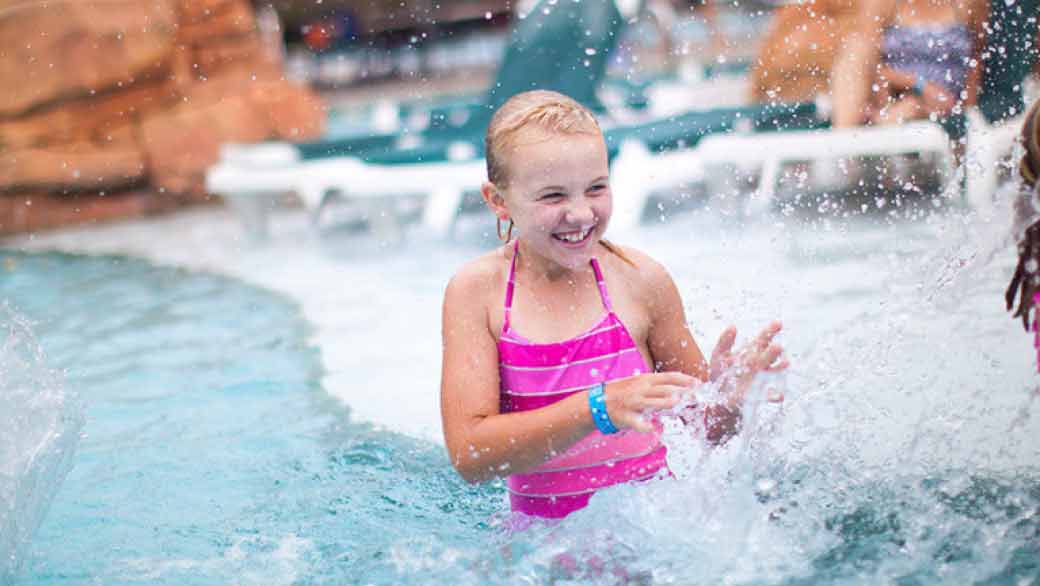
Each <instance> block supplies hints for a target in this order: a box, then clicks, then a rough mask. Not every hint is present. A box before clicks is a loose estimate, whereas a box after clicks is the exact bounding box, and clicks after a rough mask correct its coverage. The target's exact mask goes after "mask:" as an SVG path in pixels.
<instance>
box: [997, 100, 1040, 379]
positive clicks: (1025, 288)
mask: <svg viewBox="0 0 1040 586" xmlns="http://www.w3.org/2000/svg"><path fill="white" fill-rule="evenodd" d="M1022 146H1024V147H1025V154H1024V155H1023V156H1022V160H1021V161H1020V162H1019V166H1018V170H1019V175H1020V179H1021V183H1020V189H1019V191H1018V194H1019V197H1018V199H1017V200H1016V201H1015V232H1016V233H1018V234H1021V237H1020V238H1019V242H1018V264H1017V266H1016V267H1015V273H1014V274H1013V275H1012V277H1011V283H1010V284H1009V285H1008V288H1007V291H1005V293H1004V301H1005V303H1006V305H1007V310H1008V311H1011V312H1012V314H1011V315H1012V318H1015V319H1021V320H1022V327H1023V328H1025V329H1026V330H1027V331H1028V329H1029V314H1030V311H1033V314H1034V316H1033V317H1034V331H1035V330H1036V324H1035V319H1036V310H1035V307H1036V305H1037V299H1036V295H1037V293H1038V292H1040V201H1038V200H1037V197H1038V196H1040V193H1038V191H1037V189H1038V186H1040V181H1038V179H1040V100H1038V101H1036V102H1035V103H1033V106H1032V107H1031V108H1030V109H1029V110H1028V112H1027V113H1026V117H1025V122H1024V123H1023V124H1022ZM1016 299H1017V301H1018V308H1017V309H1016V308H1015V301H1016ZM1038 366H1040V364H1038Z"/></svg>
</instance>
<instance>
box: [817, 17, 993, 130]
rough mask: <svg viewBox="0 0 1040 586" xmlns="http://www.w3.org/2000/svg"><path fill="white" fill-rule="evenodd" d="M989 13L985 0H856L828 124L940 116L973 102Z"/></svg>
mask: <svg viewBox="0 0 1040 586" xmlns="http://www.w3.org/2000/svg"><path fill="white" fill-rule="evenodd" d="M988 12H989V11H988V2H987V1H985V0H860V2H859V6H858V9H857V14H856V20H855V22H854V23H853V27H852V30H851V31H850V32H849V34H848V35H847V37H846V39H845V41H844V47H843V48H842V50H841V51H839V55H838V58H837V60H836V62H835V64H834V71H833V79H832V102H833V113H832V117H831V121H832V123H833V125H834V126H835V127H837V128H847V127H853V126H858V125H862V124H898V123H901V122H903V121H908V120H914V119H920V118H929V117H935V118H937V119H946V118H948V117H949V116H950V115H951V114H956V113H959V112H960V111H961V109H962V108H963V107H964V106H966V105H972V104H974V103H975V99H976V93H977V89H978V82H979V72H980V67H979V64H980V63H981V62H982V61H981V52H982V48H983V46H984V41H985V35H984V27H983V23H985V22H986V18H987V15H988ZM948 130H949V129H948ZM951 136H952V138H959V136H956V135H953V133H952V132H951Z"/></svg>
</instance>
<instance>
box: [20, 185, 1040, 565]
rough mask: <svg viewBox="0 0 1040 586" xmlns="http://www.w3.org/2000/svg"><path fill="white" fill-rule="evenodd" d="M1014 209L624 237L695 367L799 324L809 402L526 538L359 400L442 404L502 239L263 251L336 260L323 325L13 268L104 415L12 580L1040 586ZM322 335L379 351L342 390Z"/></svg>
mask: <svg viewBox="0 0 1040 586" xmlns="http://www.w3.org/2000/svg"><path fill="white" fill-rule="evenodd" d="M662 209H666V208H662ZM829 209H830V208H829ZM856 209H858V208H856ZM1004 212H1006V210H998V212H997V214H996V215H994V216H993V218H984V217H978V216H976V215H974V214H971V213H968V212H965V211H964V210H961V209H959V208H957V207H956V206H953V207H950V208H943V209H940V210H938V211H933V210H932V207H931V206H930V205H929V204H927V202H926V205H925V206H924V207H923V209H922V208H909V207H898V208H893V207H888V208H885V209H884V210H874V211H872V212H870V213H867V214H863V215H860V214H851V215H849V216H848V217H846V214H844V213H843V212H840V211H838V212H830V213H826V214H821V213H804V214H802V213H795V214H787V215H785V214H784V213H775V214H770V215H766V216H763V217H760V218H757V219H747V218H742V217H741V216H740V215H739V213H736V212H734V211H733V209H732V208H731V207H729V206H728V205H727V203H726V202H724V201H722V202H716V201H713V202H708V203H707V204H706V205H704V206H702V207H701V208H700V209H699V210H696V211H693V212H691V213H687V214H683V215H674V214H670V213H666V212H665V211H662V214H661V215H662V216H665V217H666V219H668V220H669V221H667V222H665V223H660V224H659V225H654V224H657V222H652V224H651V225H649V226H644V227H643V228H642V229H641V230H640V231H639V232H638V233H636V234H632V235H628V236H625V237H624V238H621V237H620V236H619V239H622V241H624V242H630V243H632V244H634V245H637V246H639V247H641V248H643V249H644V250H647V251H648V252H650V253H651V254H652V255H654V256H655V257H657V258H658V259H659V260H661V261H662V262H663V263H664V264H665V265H666V266H667V267H668V268H669V269H670V270H671V272H672V273H673V275H674V276H675V278H676V282H677V285H678V287H679V290H680V291H681V292H682V294H683V297H684V300H685V303H686V310H687V317H688V319H689V320H690V322H691V325H692V327H693V330H694V334H695V338H696V339H697V340H698V342H699V343H700V345H701V347H702V349H703V350H705V351H709V350H710V348H711V346H712V344H713V340H714V338H715V337H716V336H717V335H718V334H719V333H720V332H721V330H722V329H723V328H724V327H725V325H726V324H728V323H731V322H732V323H736V325H737V326H738V328H739V330H740V332H741V334H742V335H743V336H747V335H750V334H751V333H752V332H754V331H756V329H757V328H758V327H761V326H762V325H764V324H765V323H766V322H767V321H768V320H770V319H773V318H775V317H781V318H783V320H784V324H785V333H784V334H783V337H784V340H783V341H784V343H785V345H786V347H787V348H788V351H789V354H790V359H791V362H792V367H791V369H790V371H789V372H788V373H787V374H786V375H785V376H784V377H780V378H777V379H775V380H771V381H767V382H769V383H770V384H772V385H773V386H776V387H778V388H780V389H782V390H783V391H784V393H785V396H786V397H787V399H786V401H785V402H784V404H783V405H781V406H776V405H770V404H762V401H761V396H762V394H763V393H762V392H755V393H752V399H750V401H751V403H750V404H749V408H750V411H749V416H748V421H747V423H746V429H745V432H744V433H743V434H742V435H741V436H738V438H737V439H735V440H734V441H732V442H731V443H730V444H728V445H727V447H726V448H724V449H721V450H706V449H705V448H704V446H703V445H702V444H701V443H699V442H698V441H697V439H696V438H694V437H691V436H690V435H689V434H685V433H682V432H681V431H677V430H675V429H673V428H670V435H669V443H670V446H671V458H670V461H671V466H672V469H673V471H674V472H675V475H676V478H673V479H664V480H660V481H657V482H651V483H647V484H645V485H639V486H625V487H618V488H615V489H611V490H607V491H603V492H602V493H600V494H598V495H597V496H596V497H594V498H593V500H592V503H591V505H590V507H589V508H588V509H585V510H583V511H580V512H579V513H577V514H575V515H573V516H571V517H570V518H568V519H567V520H565V521H564V522H563V523H560V524H555V525H554V524H542V523H534V524H533V525H532V526H530V527H527V528H526V530H524V531H520V532H514V531H511V530H510V527H513V526H514V525H515V524H514V523H513V522H512V521H511V520H510V519H508V517H507V516H505V515H504V514H503V513H502V508H503V498H504V495H503V490H502V488H501V486H500V485H498V484H490V485H485V486H479V487H470V486H467V485H465V484H464V483H463V482H461V481H460V480H459V479H458V478H457V476H456V475H455V474H454V472H453V471H452V470H451V468H450V467H449V465H448V462H447V460H446V458H445V457H444V454H443V450H442V448H441V447H440V446H439V445H438V443H437V442H436V441H435V440H427V439H411V438H409V437H406V436H403V435H398V434H395V433H392V432H390V431H386V430H383V429H382V428H374V427H372V426H371V425H369V424H368V423H365V421H367V420H369V419H374V418H375V417H377V416H379V417H382V419H381V421H382V422H383V423H384V424H385V425H387V426H388V427H389V428H391V429H394V428H398V427H399V428H405V427H406V426H407V421H408V420H409V418H410V417H411V415H408V414H402V413H394V412H390V410H388V409H383V410H382V412H380V413H374V412H373V411H372V408H371V406H368V407H366V405H369V403H375V404H378V405H383V404H384V403H379V400H380V399H379V397H380V396H383V395H387V394H388V393H394V392H400V391H399V389H400V388H401V387H402V385H403V384H404V383H406V382H409V381H410V386H407V387H406V388H407V389H409V392H410V393H412V394H413V396H414V404H413V405H412V407H413V408H415V405H419V406H420V409H421V410H423V411H424V412H428V413H426V416H428V417H435V400H433V398H435V396H436V380H435V377H434V376H430V373H432V372H436V369H437V366H438V363H439V348H438V347H437V344H436V342H435V340H436V335H437V332H436V323H435V322H436V316H437V311H438V305H439V301H440V299H439V297H440V289H441V287H443V284H444V283H445V282H446V280H447V278H448V276H450V274H451V272H452V271H453V270H454V269H455V267H457V266H458V263H459V262H460V260H461V259H462V258H465V257H468V256H471V255H473V254H476V253H478V252H479V251H480V250H482V249H484V248H485V247H486V246H487V242H488V241H487V234H488V233H493V232H492V230H490V229H489V226H488V225H487V223H486V222H484V223H481V221H472V222H470V223H468V224H464V226H463V229H462V231H461V233H460V235H459V238H458V239H457V240H456V241H455V242H453V243H444V242H440V241H432V240H428V239H426V238H425V237H424V236H423V235H422V234H413V235H412V236H411V237H410V239H409V240H408V241H407V242H405V243H404V244H403V245H401V246H399V247H397V248H390V249H387V248H385V247H382V246H379V245H377V243H372V242H371V241H370V240H367V239H366V238H367V237H365V236H359V235H357V234H352V233H351V234H335V233H334V232H332V233H327V235H326V236H325V237H324V238H322V239H321V240H319V241H314V240H309V241H307V242H306V245H301V246H299V247H297V245H296V244H292V245H289V244H284V245H277V244H275V245H272V246H270V247H267V248H259V249H255V250H252V251H248V252H245V253H243V255H244V256H243V257H242V258H239V259H238V260H237V261H236V262H237V264H236V265H235V266H236V267H237V268H233V269H231V270H230V272H234V273H236V274H240V275H243V276H244V278H249V279H251V280H253V281H255V282H265V283H266V282H270V283H274V282H288V281H291V279H287V276H288V275H295V276H297V277H300V276H301V275H302V274H304V273H307V274H313V275H314V280H315V281H317V280H319V279H318V276H320V273H319V272H318V271H320V270H321V269H320V267H330V273H329V275H334V277H335V279H336V281H335V282H336V283H342V284H343V285H341V286H338V287H337V288H333V289H334V290H338V289H339V288H341V289H342V290H343V292H342V293H340V294H338V296H335V299H339V300H340V301H339V302H338V304H337V303H333V302H332V301H331V299H332V297H331V294H328V295H330V297H321V298H319V299H318V302H315V301H314V300H313V299H306V298H305V302H304V303H305V309H304V314H305V315H307V316H308V320H309V323H310V324H312V325H309V326H308V325H307V323H306V322H305V321H304V320H303V319H302V317H301V313H300V309H299V308H297V307H296V306H294V305H292V304H290V303H288V302H287V301H285V300H284V298H282V297H279V296H277V295H274V294H272V293H268V292H265V291H263V290H259V289H255V288H251V287H248V286H245V285H242V284H241V283H239V282H237V281H235V280H231V279H226V278H220V277H215V276H211V275H209V274H206V273H192V272H187V271H182V270H176V269H166V268H156V267H153V266H151V265H148V264H146V263H144V262H139V261H132V260H129V259H126V258H119V257H72V256H63V255H52V254H44V255H40V254H23V253H17V254H16V253H8V254H7V255H6V256H7V257H8V258H11V259H13V261H12V262H13V263H14V264H15V265H16V267H17V268H16V270H13V271H11V270H8V271H7V272H6V273H5V274H4V278H3V279H2V280H0V298H5V299H10V302H11V303H12V305H13V307H15V309H16V310H17V311H18V312H20V314H21V315H25V316H27V318H28V319H29V320H30V321H31V322H32V323H33V325H32V328H33V331H34V332H35V333H36V336H37V338H38V340H39V343H40V345H41V346H42V348H43V352H44V357H45V360H46V361H47V362H48V364H49V365H50V367H51V368H58V369H62V370H64V371H65V372H66V377H65V381H64V385H65V387H66V388H69V389H75V390H77V391H78V393H79V394H80V395H81V396H82V397H83V398H84V400H85V401H86V403H87V411H86V412H87V421H86V424H85V426H84V428H83V429H84V433H85V436H84V438H83V439H82V440H81V441H80V445H79V448H78V451H77V454H76V458H75V467H74V468H73V469H72V471H71V472H70V473H69V475H68V477H67V478H66V480H65V482H64V483H60V486H53V487H52V488H53V489H54V491H55V492H56V496H55V497H54V502H53V505H52V507H51V508H50V511H49V512H48V514H47V516H46V518H45V519H44V521H43V523H42V525H41V526H40V529H39V531H38V532H37V533H36V535H35V538H34V539H33V541H32V542H31V547H29V548H28V550H27V552H26V553H25V554H24V555H25V559H24V560H23V562H24V563H23V564H22V567H23V571H22V573H21V575H20V577H19V582H18V583H22V584H37V583H39V584H42V583H47V584H51V583H66V584H83V583H106V584H108V583H134V582H143V583H149V584H152V583H158V584H163V583H171V584H173V583H176V584H185V583H187V584H226V583H265V584H269V583H286V584H324V583H335V584H341V583H373V584H398V583H431V584H434V583H438V584H439V583H455V584H484V583H510V584H512V583H546V582H550V581H554V580H555V581H557V582H561V583H617V582H621V581H624V580H629V581H630V582H636V583H660V584H790V585H795V584H797V585H801V584H862V583H899V584H973V583H977V584H987V585H998V584H1001V585H1002V584H1008V585H1018V584H1036V583H1038V582H1040V562H1038V560H1040V520H1038V517H1040V442H1037V441H1036V438H1037V437H1040V416H1038V415H1037V414H1036V407H1035V405H1036V404H1037V398H1038V397H1040V394H1038V390H1037V378H1036V375H1035V374H1034V373H1035V365H1034V364H1033V363H1032V361H1033V360H1034V358H1033V357H1032V350H1031V347H1030V346H1031V345H1030V339H1029V337H1028V336H1026V335H1025V334H1023V333H1022V332H1021V330H1020V329H1018V327H1019V326H1018V325H1017V324H1016V323H1015V322H1013V321H1011V320H1010V319H1008V318H1007V317H1006V315H1005V314H1004V312H1003V307H1002V304H1003V300H1002V295H1001V294H1002V290H1003V287H1004V285H1005V284H1006V280H1007V277H1008V275H1009V274H1010V268H1011V266H1012V260H1013V259H1012V257H1011V252H1010V247H1008V246H1006V242H1005V232H1006V222H1005V221H1003V218H1007V217H1009V215H1001V214H1002V213H1004ZM167 232H169V230H167ZM161 233H162V230H159V229H153V231H152V232H151V233H148V232H147V231H144V232H141V233H140V235H139V237H140V241H141V242H142V243H143V242H146V241H148V240H152V241H154V240H156V239H161V238H162V237H161V236H158V235H159V234H161ZM178 236H179V237H180V238H184V239H186V238H187V235H186V234H185V233H180V234H179V235H178ZM83 237H88V238H89V236H83ZM94 238H103V236H95V237H94ZM202 240H203V241H204V242H205V244H206V246H208V247H210V248H212V247H214V246H219V244H218V243H216V242H214V240H213V238H212V236H211V237H210V238H208V239H206V238H204V239H202ZM299 240H300V239H297V241H299ZM183 242H187V240H183ZM141 246H142V249H147V248H148V246H145V245H144V244H142V245H141ZM154 246H155V247H156V248H163V245H162V244H156V245H154ZM183 246H189V245H188V244H183ZM287 247H289V248H287ZM200 250H202V249H200ZM287 250H289V251H291V252H292V258H293V261H294V262H292V263H285V262H284V259H285V258H286V256H287ZM192 254H194V255H195V256H200V253H199V252H196V253H192V252H191V251H190V250H189V251H187V252H185V255H186V256H191V255H192ZM276 261H282V262H280V263H279V262H276ZM9 264H10V263H8V265H9ZM285 265H293V266H295V267H296V268H295V269H292V270H294V271H297V272H294V273H289V272H287V271H289V270H290V269H288V268H285ZM243 267H244V268H243ZM300 267H305V268H306V270H304V269H301V268H300ZM300 271H303V272H300ZM284 288H285V290H287V291H288V290H292V289H293V285H292V284H291V283H287V284H285V285H284ZM309 289H313V287H310V288H309ZM309 289H308V290H309ZM344 299H349V300H350V301H349V302H345V301H343V300H344ZM366 299H367V300H368V301H365V300H366ZM59 300H60V301H61V302H62V303H60V304H59V303H58V301H59ZM406 301H408V302H410V303H411V305H410V306H409V310H408V311H397V312H396V313H395V312H392V311H389V310H390V309H392V307H390V306H392V305H394V304H395V303H397V304H398V306H399V307H404V306H403V305H400V303H402V302H406ZM315 307H318V309H315ZM322 308H324V309H322ZM322 311H324V312H327V313H322ZM374 315H382V316H383V317H382V318H381V319H378V320H376V319H374V317H373V316H374ZM326 322H331V323H334V325H332V326H329V324H328V323H326ZM314 328H317V329H318V332H317V333H315V332H313V331H311V330H313V329H314ZM330 337H331V338H332V339H331V340H330ZM427 338H429V339H432V340H434V343H430V344H426V343H425V342H424V341H425V340H426V339H427ZM314 340H317V341H319V342H320V344H321V352H322V353H323V354H326V355H327V354H329V353H330V352H331V353H336V352H339V351H340V350H341V349H342V348H350V349H351V354H352V355H353V360H355V361H356V362H352V363H350V364H349V365H348V366H346V367H342V368H343V370H342V371H339V372H335V373H330V372H328V369H329V368H330V366H328V365H329V364H330V363H329V362H328V358H327V356H326V358H325V364H326V366H325V367H324V368H323V367H322V361H321V357H320V356H319V355H318V348H316V347H314V346H313V345H312V341H314ZM401 356H405V357H407V359H408V363H409V364H410V365H411V367H410V368H409V369H401V368H399V364H398V367H395V366H394V363H395V360H397V359H398V358H399V357H401ZM332 364H336V362H333V363H332ZM404 370H407V371H408V372H407V373H404V372H402V371H404ZM427 379H429V380H427ZM0 390H6V389H0ZM333 397H335V398H333ZM344 404H345V405H347V406H348V407H343V405H344ZM351 407H353V408H351ZM406 410H407V409H405V411H406ZM359 414H364V416H363V417H359ZM370 414H371V416H370ZM395 417H396V419H395ZM55 485H57V482H56V481H55Z"/></svg>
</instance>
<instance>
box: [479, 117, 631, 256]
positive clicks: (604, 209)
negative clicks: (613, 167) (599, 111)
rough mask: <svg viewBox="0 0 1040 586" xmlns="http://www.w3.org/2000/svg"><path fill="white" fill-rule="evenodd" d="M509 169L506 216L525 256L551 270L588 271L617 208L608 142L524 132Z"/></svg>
mask: <svg viewBox="0 0 1040 586" xmlns="http://www.w3.org/2000/svg"><path fill="white" fill-rule="evenodd" d="M505 164H506V169H505V170H506V174H507V176H508V177H509V185H508V186H506V188H505V190H504V193H502V196H503V201H504V211H506V212H507V213H508V217H509V218H511V219H512V220H513V222H514V223H515V224H516V227H517V228H518V229H519V231H520V236H519V238H520V240H522V241H523V244H524V249H525V251H528V252H531V253H533V254H535V255H537V256H539V257H542V258H543V259H544V260H546V261H549V263H550V266H549V269H550V270H552V269H553V268H557V267H558V268H563V269H568V270H572V269H577V268H581V267H584V266H588V263H589V259H590V258H592V256H593V253H594V252H595V251H596V250H597V244H598V242H599V240H600V238H601V237H602V235H603V233H604V232H605V231H606V229H607V223H608V222H609V221H610V213H611V207H612V199H611V194H610V184H609V177H608V174H609V167H608V165H607V147H606V143H604V141H603V136H602V135H601V134H599V133H596V134H570V135H562V134H553V133H549V132H545V131H542V130H537V129H530V130H527V129H525V130H521V131H520V135H519V136H517V137H516V143H515V147H514V148H513V149H512V150H510V151H509V152H508V153H507V154H506V157H505ZM499 211H500V210H498V209H496V213H497V212H499ZM500 217H501V215H500ZM553 265H556V267H554V266H553Z"/></svg>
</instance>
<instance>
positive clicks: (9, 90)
mask: <svg viewBox="0 0 1040 586" xmlns="http://www.w3.org/2000/svg"><path fill="white" fill-rule="evenodd" d="M4 4H11V0H8V2H4ZM7 10H8V11H13V13H14V14H12V13H11V12H9V13H8V14H5V15H4V16H5V17H4V18H0V47H4V50H3V51H0V84H2V87H3V88H4V91H3V92H0V116H12V115H16V114H20V113H24V112H28V111H30V110H32V109H34V108H38V107H40V106H41V105H43V104H50V103H54V102H57V101H60V100H63V99H67V98H70V97H76V96H83V95H89V94H90V93H91V92H101V91H105V90H108V89H110V88H118V87H121V86H125V85H127V84H131V83H133V81H134V80H137V79H140V78H143V77H149V76H153V75H156V74H158V73H159V72H160V71H161V70H162V69H163V68H164V67H165V66H166V64H165V61H166V59H167V58H168V56H169V53H170V48H171V47H172V46H173V42H174V33H175V28H176V27H175V25H176V20H175V19H176V14H175V12H174V10H173V9H172V6H171V5H170V4H169V3H168V2H167V1H165V0H155V1H149V2H139V1H137V0H105V1H104V2H100V1H99V2H92V1H90V0H83V1H80V2H68V1H66V2H23V3H15V5H14V6H11V7H8V8H7Z"/></svg>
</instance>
